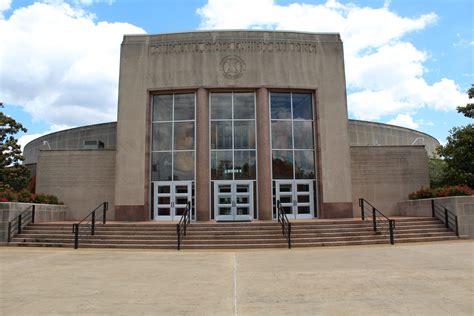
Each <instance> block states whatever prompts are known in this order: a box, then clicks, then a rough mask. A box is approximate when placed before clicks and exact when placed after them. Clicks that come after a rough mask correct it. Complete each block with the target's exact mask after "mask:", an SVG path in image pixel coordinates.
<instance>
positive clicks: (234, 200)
mask: <svg viewBox="0 0 474 316" xmlns="http://www.w3.org/2000/svg"><path fill="white" fill-rule="evenodd" d="M214 210H215V219H216V220H217V221H250V220H252V218H253V181H214Z"/></svg>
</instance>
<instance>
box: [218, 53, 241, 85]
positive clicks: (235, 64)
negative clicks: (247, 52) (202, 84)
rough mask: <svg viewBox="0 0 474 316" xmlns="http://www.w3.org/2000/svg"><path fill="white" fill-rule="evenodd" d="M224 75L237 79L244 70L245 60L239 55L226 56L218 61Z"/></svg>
mask: <svg viewBox="0 0 474 316" xmlns="http://www.w3.org/2000/svg"><path fill="white" fill-rule="evenodd" d="M220 66H221V69H222V72H223V73H224V77H226V78H228V79H237V78H239V77H240V76H242V74H243V73H244V71H245V62H244V61H243V60H242V58H240V57H239V56H235V55H234V56H226V57H224V58H222V60H221V63H220Z"/></svg>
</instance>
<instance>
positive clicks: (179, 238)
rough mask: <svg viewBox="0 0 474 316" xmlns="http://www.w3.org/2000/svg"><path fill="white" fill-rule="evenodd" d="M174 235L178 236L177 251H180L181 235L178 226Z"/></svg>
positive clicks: (177, 225)
mask: <svg viewBox="0 0 474 316" xmlns="http://www.w3.org/2000/svg"><path fill="white" fill-rule="evenodd" d="M176 233H177V234H178V250H180V249H181V234H180V229H179V224H176Z"/></svg>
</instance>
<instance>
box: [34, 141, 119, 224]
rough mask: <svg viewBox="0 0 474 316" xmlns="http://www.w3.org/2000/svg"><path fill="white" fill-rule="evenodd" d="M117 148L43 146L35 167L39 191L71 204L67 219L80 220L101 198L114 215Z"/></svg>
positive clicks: (110, 215) (108, 215)
mask: <svg viewBox="0 0 474 316" xmlns="http://www.w3.org/2000/svg"><path fill="white" fill-rule="evenodd" d="M114 179H115V150H107V149H99V150H44V151H41V153H40V155H39V159H38V166H37V171H36V191H37V192H39V193H46V194H53V195H56V196H57V197H58V199H59V200H60V201H61V202H63V203H64V204H66V205H68V206H69V212H68V213H67V215H66V220H74V221H75V220H81V219H82V218H84V216H86V215H88V214H89V213H90V212H91V211H92V210H93V209H94V208H95V207H97V206H98V205H99V204H100V203H102V202H108V203H109V212H108V213H107V218H108V219H110V220H113V219H114V211H113V210H114Z"/></svg>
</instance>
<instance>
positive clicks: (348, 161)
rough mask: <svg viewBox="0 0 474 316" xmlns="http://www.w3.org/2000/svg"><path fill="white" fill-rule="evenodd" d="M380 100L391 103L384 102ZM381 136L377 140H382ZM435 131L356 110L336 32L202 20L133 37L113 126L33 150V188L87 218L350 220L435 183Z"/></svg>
mask: <svg viewBox="0 0 474 316" xmlns="http://www.w3.org/2000/svg"><path fill="white" fill-rule="evenodd" d="M380 106H383V104H382V103H381V105H380ZM374 139H377V141H374ZM436 145H437V141H436V140H435V139H434V138H432V137H431V136H429V135H426V134H423V133H421V132H418V131H413V130H409V129H404V128H401V127H396V126H391V125H385V124H379V123H371V122H363V121H355V120H350V121H349V120H348V115H347V102H346V82H345V71H344V58H343V45H342V42H341V39H340V36H339V34H313V33H299V32H298V33H297V32H280V31H202V32H188V33H170V34H156V35H126V36H124V39H123V43H122V47H121V57H120V78H119V98H118V120H117V123H106V124H97V125H92V126H86V127H82V128H77V129H71V130H68V131H62V132H59V133H53V134H50V135H46V136H43V137H41V138H39V139H37V140H34V141H32V142H30V143H29V144H28V145H27V146H26V148H25V152H24V153H25V157H26V164H27V165H28V166H30V167H31V168H32V169H33V171H34V173H35V174H36V190H37V192H42V193H52V194H56V195H58V197H59V198H60V199H61V200H62V201H63V202H65V204H67V205H69V206H70V208H71V209H70V214H68V217H69V219H79V218H80V217H81V216H82V215H85V214H87V213H88V212H89V211H90V210H91V208H93V207H94V206H95V205H97V204H98V203H100V202H102V201H108V202H109V203H110V204H111V205H112V210H111V213H112V214H111V215H112V216H113V217H112V218H114V219H115V220H124V221H147V220H157V221H175V220H179V218H180V217H181V215H182V213H183V210H184V209H185V207H186V203H187V202H188V201H191V202H192V219H193V220H195V221H210V220H215V221H252V220H272V219H275V216H276V212H275V205H276V201H280V202H281V203H282V206H283V208H284V210H285V211H286V213H287V216H288V217H289V218H290V219H311V218H350V217H353V216H357V215H356V211H355V209H356V207H357V205H356V201H357V199H358V198H359V197H365V198H368V199H371V201H374V202H375V203H377V202H378V203H379V204H378V205H382V207H384V208H385V210H386V211H387V213H388V214H390V212H391V211H392V210H393V209H394V208H395V204H396V202H397V201H399V200H404V199H406V197H407V194H408V193H409V192H411V191H414V190H417V189H419V188H420V187H421V186H423V185H424V186H428V185H429V180H428V171H427V157H428V155H427V152H428V154H430V155H431V154H432V152H433V150H434V147H435V146H436Z"/></svg>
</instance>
